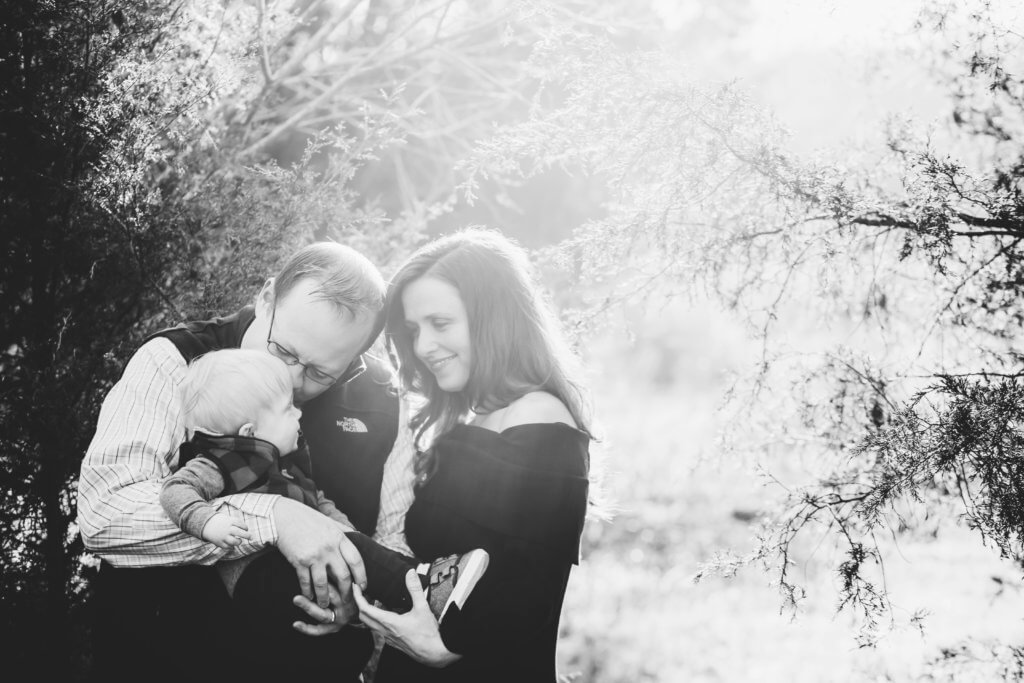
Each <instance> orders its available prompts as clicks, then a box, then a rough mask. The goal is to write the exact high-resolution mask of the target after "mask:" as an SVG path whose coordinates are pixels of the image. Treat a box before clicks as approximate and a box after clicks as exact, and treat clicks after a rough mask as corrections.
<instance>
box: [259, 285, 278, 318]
mask: <svg viewBox="0 0 1024 683" xmlns="http://www.w3.org/2000/svg"><path fill="white" fill-rule="evenodd" d="M273 305H274V278H272V277H268V278H267V281H266V282H264V283H263V288H262V289H260V293H259V294H257V295H256V308H257V309H259V310H260V311H261V312H263V313H266V314H267V316H268V317H269V315H270V308H271V307H272V306H273Z"/></svg>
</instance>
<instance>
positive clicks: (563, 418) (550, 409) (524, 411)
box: [501, 391, 577, 429]
mask: <svg viewBox="0 0 1024 683" xmlns="http://www.w3.org/2000/svg"><path fill="white" fill-rule="evenodd" d="M504 412H505V415H504V416H503V418H502V420H501V428H502V429H508V428H509V427H515V426H517V425H523V424H538V423H541V424H543V423H549V422H562V423H564V424H567V425H569V426H570V427H576V426H577V424H576V420H574V419H573V417H572V413H571V412H569V409H568V408H567V407H566V405H565V404H564V403H562V401H560V400H559V399H558V398H557V397H555V396H554V395H553V394H549V393H548V392H546V391H531V392H530V393H528V394H525V395H523V396H521V397H519V398H517V399H516V400H515V401H513V402H512V403H510V404H509V405H508V407H507V408H505V410H504Z"/></svg>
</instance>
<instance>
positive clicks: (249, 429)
mask: <svg viewBox="0 0 1024 683" xmlns="http://www.w3.org/2000/svg"><path fill="white" fill-rule="evenodd" d="M238 435H239V436H255V435H256V425H254V424H253V423H252V422H246V423H245V424H244V425H242V426H241V427H239V429H238Z"/></svg>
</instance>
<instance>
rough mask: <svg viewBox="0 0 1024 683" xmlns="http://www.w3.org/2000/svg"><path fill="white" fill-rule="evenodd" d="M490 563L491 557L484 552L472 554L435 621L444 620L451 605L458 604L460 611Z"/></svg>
mask: <svg viewBox="0 0 1024 683" xmlns="http://www.w3.org/2000/svg"><path fill="white" fill-rule="evenodd" d="M490 561H491V556H490V555H488V554H487V551H486V550H481V551H480V552H477V553H473V556H472V557H471V558H469V562H467V563H466V568H465V570H464V571H462V572H460V573H459V582H458V583H457V584H455V588H453V589H452V594H451V595H449V596H448V600H447V601H446V602H445V603H444V608H443V609H442V610H441V616H440V617H438V619H437V620H438V622H440V621H441V620H442V619H444V615H445V614H447V613H448V608H449V607H451V605H452V603H456V604H458V606H459V609H462V606H463V605H464V604H466V598H467V596H468V595H469V594H470V593H471V592H472V591H473V588H475V587H476V584H477V581H479V580H480V577H482V576H483V575H484V572H485V571H486V570H487V565H488V564H489V563H490Z"/></svg>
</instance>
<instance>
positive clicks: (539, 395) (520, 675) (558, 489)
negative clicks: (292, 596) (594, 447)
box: [310, 230, 591, 683]
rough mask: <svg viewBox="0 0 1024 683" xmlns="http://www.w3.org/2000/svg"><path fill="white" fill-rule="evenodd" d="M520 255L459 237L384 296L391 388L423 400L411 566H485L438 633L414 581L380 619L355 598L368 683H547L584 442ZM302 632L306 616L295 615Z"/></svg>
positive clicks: (466, 234) (551, 333)
mask: <svg viewBox="0 0 1024 683" xmlns="http://www.w3.org/2000/svg"><path fill="white" fill-rule="evenodd" d="M529 270H530V269H529V263H528V261H527V258H526V255H525V252H524V251H523V250H522V249H520V248H518V247H517V246H515V245H514V244H512V243H511V242H509V241H508V240H507V239H505V238H504V237H502V236H500V235H499V234H497V233H493V232H488V231H483V230H467V231H463V232H460V233H456V234H454V235H451V236H448V237H445V238H442V239H439V240H437V241H435V242H432V243H431V244H428V245H427V246H425V247H423V248H422V249H420V250H419V251H418V252H417V253H416V254H414V255H413V256H412V257H411V258H410V259H409V261H408V262H406V263H405V265H403V266H402V268H401V269H400V270H399V272H398V274H397V275H396V276H395V278H394V279H393V280H392V283H391V286H390V288H389V291H388V309H387V322H386V328H385V329H386V333H387V335H388V340H389V344H390V345H391V348H392V350H393V351H394V353H395V355H396V356H397V358H398V361H399V377H400V379H401V382H402V385H403V388H404V389H405V390H406V391H407V392H409V393H411V394H413V395H414V396H416V397H419V398H422V399H423V401H422V403H419V404H417V405H418V410H414V414H413V417H412V419H411V425H412V428H413V430H414V433H415V438H416V444H417V447H418V449H419V448H424V450H422V451H421V452H419V453H418V455H417V457H416V474H417V483H416V487H415V501H414V502H413V504H412V506H411V507H410V509H409V511H408V514H407V516H406V522H405V531H406V538H407V541H408V544H409V547H410V548H411V549H412V550H413V552H414V553H415V554H416V555H417V556H419V557H440V556H444V555H450V554H453V553H463V552H466V551H468V550H471V549H473V548H477V547H480V548H483V549H484V550H486V551H487V552H488V553H489V554H490V557H491V561H490V565H489V566H488V568H487V571H486V573H485V574H484V576H483V578H482V579H480V582H479V583H478V584H477V585H476V587H475V589H474V591H473V593H472V595H471V596H470V598H469V599H468V600H467V602H466V603H465V605H464V606H463V607H462V608H461V609H459V608H457V607H453V608H452V610H459V611H458V613H457V614H448V615H447V616H446V617H445V618H444V620H443V621H442V625H441V626H439V625H438V622H437V620H436V619H435V618H434V617H433V616H432V614H431V613H430V611H429V610H428V609H427V607H426V602H425V600H424V598H423V591H422V589H420V586H419V583H418V581H417V580H416V579H415V578H413V577H411V576H410V580H409V581H408V582H407V583H408V586H409V589H410V592H411V593H412V594H413V604H414V607H413V609H412V611H410V612H408V613H406V614H401V615H399V614H395V613H392V612H387V611H385V610H382V609H379V608H376V607H373V606H371V605H369V604H368V603H367V602H366V601H365V600H364V599H363V596H362V595H361V593H360V592H359V591H358V589H354V593H355V597H356V603H357V604H358V606H359V609H360V619H361V621H362V622H363V623H364V624H366V625H367V626H369V627H370V628H372V629H373V630H374V631H376V632H378V633H380V634H381V635H383V637H384V639H385V641H386V642H387V645H388V646H387V647H385V648H384V652H383V653H382V656H381V661H380V665H379V668H378V670H377V674H376V678H375V680H376V681H377V682H378V683H388V682H391V681H445V682H454V681H497V680H509V681H555V678H556V675H555V643H556V640H557V636H558V619H559V613H560V611H561V607H562V601H563V598H564V596H565V589H566V584H567V581H568V578H569V570H570V568H571V567H572V565H573V564H575V563H576V562H577V561H578V553H579V542H580V533H581V531H582V529H583V522H584V517H585V515H586V511H587V501H588V475H589V453H588V447H589V443H590V440H591V436H590V431H589V426H588V423H587V419H586V417H585V415H584V406H583V397H582V392H581V390H580V388H579V385H578V383H577V382H576V381H575V380H574V379H573V378H572V377H571V376H570V373H569V369H568V367H567V366H568V360H569V357H570V356H569V353H568V352H567V350H566V347H565V345H564V343H563V341H562V339H561V336H560V335H559V333H558V329H557V326H556V324H555V322H554V320H553V318H552V316H551V314H550V311H549V310H548V308H547V306H546V305H545V304H544V302H543V301H542V300H541V297H540V295H539V292H538V289H537V287H536V285H535V284H534V283H533V282H532V280H531V279H530V276H529ZM310 614H311V615H312V616H314V617H316V616H318V614H317V613H316V612H315V611H310Z"/></svg>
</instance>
